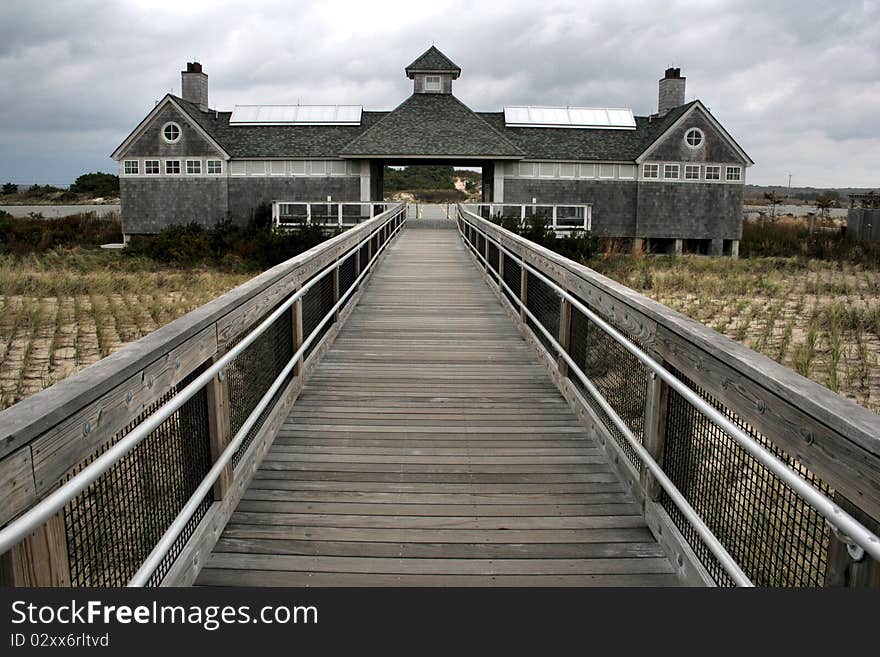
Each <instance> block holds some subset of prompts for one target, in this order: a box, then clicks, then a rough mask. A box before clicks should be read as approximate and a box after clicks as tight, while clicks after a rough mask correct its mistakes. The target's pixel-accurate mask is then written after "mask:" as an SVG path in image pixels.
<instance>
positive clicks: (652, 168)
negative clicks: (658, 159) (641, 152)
mask: <svg viewBox="0 0 880 657" xmlns="http://www.w3.org/2000/svg"><path fill="white" fill-rule="evenodd" d="M642 177H643V178H659V177H660V165H659V164H646V165H645V166H644V167H642Z"/></svg>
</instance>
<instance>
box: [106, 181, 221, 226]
mask: <svg viewBox="0 0 880 657" xmlns="http://www.w3.org/2000/svg"><path fill="white" fill-rule="evenodd" d="M226 180H227V179H226V178H225V177H224V178H199V179H195V178H186V179H184V178H126V177H123V178H121V179H120V180H119V200H120V203H121V206H122V229H123V232H124V233H125V234H126V235H137V234H144V233H157V232H159V231H160V230H161V229H163V228H165V227H166V226H171V225H173V224H177V225H183V224H188V223H191V222H195V223H198V224H200V225H202V226H204V227H205V228H213V227H214V226H215V225H216V224H217V223H219V222H220V221H223V220H224V219H226V209H227V207H226V203H227V201H226V199H227V198H228V196H227V189H226Z"/></svg>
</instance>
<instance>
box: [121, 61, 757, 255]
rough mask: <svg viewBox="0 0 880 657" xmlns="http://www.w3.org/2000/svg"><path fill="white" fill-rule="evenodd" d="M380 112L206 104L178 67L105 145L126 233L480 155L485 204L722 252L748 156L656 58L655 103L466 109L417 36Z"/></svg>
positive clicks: (192, 70) (194, 79)
mask: <svg viewBox="0 0 880 657" xmlns="http://www.w3.org/2000/svg"><path fill="white" fill-rule="evenodd" d="M405 70H406V75H407V77H409V78H410V79H411V80H412V81H413V93H412V95H411V96H410V97H409V98H407V99H406V100H404V101H403V102H402V103H401V104H400V105H398V106H397V108H395V109H394V110H392V111H390V112H388V111H384V112H377V111H365V110H364V109H363V108H362V107H361V106H358V105H331V106H317V105H295V106H291V105H287V106H284V105H259V106H254V105H249V106H248V105H246V106H241V105H239V106H236V107H235V109H234V110H233V111H232V112H221V111H217V110H212V109H210V106H209V102H208V76H207V75H206V74H205V73H204V72H203V71H202V67H201V65H200V64H198V63H190V64H187V68H186V70H185V71H183V72H182V85H181V86H182V97H177V96H174V95H171V94H168V95H166V96H165V97H164V98H163V99H162V100H161V101H160V102H159V103H158V104H157V105H156V106H155V108H154V109H153V110H152V111H151V112H150V113H149V114H148V115H147V117H146V118H145V119H144V120H143V121H141V123H140V124H139V125H138V126H137V128H135V130H134V131H133V132H132V133H131V134H130V135H129V136H128V138H127V139H126V140H125V141H124V142H123V143H122V144H121V145H120V146H119V147H118V148H117V149H116V151H115V152H114V153H113V155H112V157H113V158H114V159H115V160H117V161H118V162H119V174H120V192H121V202H122V222H123V230H124V232H125V233H126V235H132V234H143V233H154V232H157V231H158V230H160V229H161V228H162V227H164V226H167V225H170V224H176V223H189V222H191V221H197V222H200V223H203V224H204V225H205V226H207V227H213V226H214V225H215V224H216V223H218V222H219V221H222V220H227V219H231V220H233V221H241V222H244V221H247V219H248V217H249V216H250V215H251V213H252V211H253V209H254V208H255V207H256V206H258V205H259V204H260V203H264V202H271V201H275V200H281V201H324V200H326V199H327V198H328V197H330V198H331V199H332V200H333V201H379V200H382V198H383V181H382V172H383V170H384V167H385V166H395V165H412V164H441V163H442V164H454V165H456V166H475V167H481V168H482V172H483V196H484V200H485V201H487V202H489V201H491V202H505V203H539V204H548V203H558V204H564V203H572V204H575V203H577V204H591V205H592V225H593V230H594V231H595V232H597V233H599V234H607V235H609V236H613V237H620V238H626V239H631V240H636V241H637V243H643V242H644V240H647V245H648V246H649V247H651V248H654V249H657V250H665V249H668V248H670V246H671V245H674V246H673V248H681V247H682V245H685V247H686V248H688V247H689V248H691V249H693V250H695V251H701V252H707V253H717V254H720V253H722V252H726V253H736V251H737V247H738V240H739V239H740V236H741V225H742V221H741V218H742V196H743V191H742V190H743V183H744V181H745V169H746V168H747V167H749V166H750V165H751V164H752V160H751V159H750V158H749V156H748V155H747V154H746V153H745V152H744V151H743V149H742V148H740V146H739V145H738V144H737V143H736V141H734V139H733V138H732V137H731V136H730V135H729V134H728V133H727V131H726V130H725V129H724V128H723V127H722V126H721V124H720V123H719V122H718V121H717V120H716V119H715V118H714V117H713V116H712V114H711V113H710V112H709V110H708V109H707V108H706V107H705V106H704V105H703V103H701V102H700V101H699V100H694V101H692V102H689V103H685V78H683V77H681V74H680V70H679V69H675V68H670V69H667V70H666V73H665V75H664V77H663V79H662V80H660V84H659V102H658V110H657V112H656V113H655V114H652V115H651V116H633V113H632V111H631V110H629V109H626V108H598V107H536V106H526V107H522V106H521V107H505V108H504V110H503V111H501V112H474V111H472V110H471V109H470V108H468V107H467V106H466V105H465V104H464V103H462V102H461V101H460V100H458V98H456V97H455V96H454V95H453V93H452V87H453V83H454V81H455V80H456V79H458V77H459V76H460V75H461V69H460V68H459V67H458V66H456V65H455V64H454V63H453V62H452V61H451V60H450V59H449V58H448V57H446V56H445V55H444V54H443V53H441V52H440V51H439V50H437V48H435V47H433V46H432V47H431V48H429V49H428V50H427V51H426V52H425V53H423V54H422V55H421V56H420V57H418V58H417V59H416V60H415V61H414V62H413V63H412V64H410V65H409V66H407V67H406V69H405Z"/></svg>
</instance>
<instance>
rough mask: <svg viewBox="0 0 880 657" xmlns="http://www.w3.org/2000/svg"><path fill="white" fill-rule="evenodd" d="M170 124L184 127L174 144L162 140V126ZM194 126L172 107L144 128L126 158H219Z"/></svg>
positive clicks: (125, 153) (128, 149) (187, 117)
mask: <svg viewBox="0 0 880 657" xmlns="http://www.w3.org/2000/svg"><path fill="white" fill-rule="evenodd" d="M169 121H174V122H175V123H176V124H177V125H179V126H180V139H179V140H178V141H177V142H175V143H173V144H169V143H168V142H166V141H165V140H164V139H163V138H162V126H163V125H165V124H166V123H168V122H169ZM194 124H195V122H194V121H193V119H192V117H190V116H187V115H186V114H181V113H180V112H178V111H177V110H176V109H175V108H174V106H172V105H170V104H168V105H166V106H165V107H164V108H163V109H162V110H161V111H160V112H159V114H157V115H156V116H155V117H154V118H153V120H152V121H150V122H149V123H148V124H147V125H146V126H145V127H144V129H143V131H142V132H141V134H140V136H139V137H138V138H137V139H136V140H135V141H134V142H132V143H131V144H130V145H129V147H128V148H127V149H126V150H125V152H124V156H128V157H146V156H150V155H154V156H158V157H183V156H185V155H191V156H193V157H195V156H217V157H219V156H220V153H219V151H218V150H217V149H216V148H215V147H214V146H213V145H212V144H211V143H210V142H209V141H208V140H207V139H205V138H204V137H203V136H202V135H201V134H200V133H199V132H198V131H197V130H196V129H195V128H194V127H193V125H194Z"/></svg>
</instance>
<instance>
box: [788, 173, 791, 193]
mask: <svg viewBox="0 0 880 657" xmlns="http://www.w3.org/2000/svg"><path fill="white" fill-rule="evenodd" d="M788 198H791V174H788Z"/></svg>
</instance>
